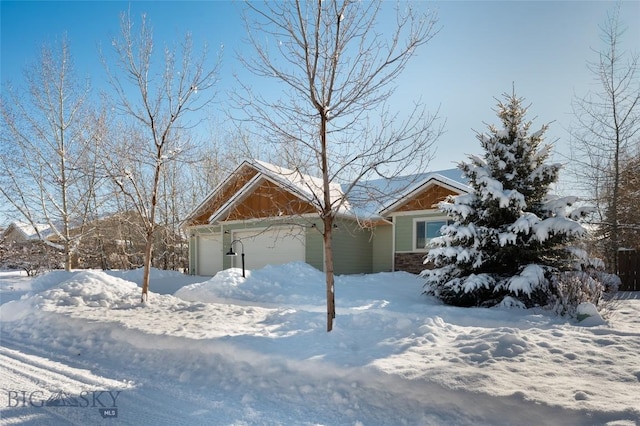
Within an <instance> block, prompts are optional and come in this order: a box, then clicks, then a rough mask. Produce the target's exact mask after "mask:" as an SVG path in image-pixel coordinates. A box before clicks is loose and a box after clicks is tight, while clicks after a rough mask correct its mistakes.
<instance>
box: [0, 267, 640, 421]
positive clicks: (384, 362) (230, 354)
mask: <svg viewBox="0 0 640 426" xmlns="http://www.w3.org/2000/svg"><path fill="white" fill-rule="evenodd" d="M140 279H141V271H130V272H101V271H78V272H72V273H67V272H62V271H60V272H52V273H49V274H46V275H44V276H41V277H38V278H36V279H31V278H27V277H25V276H23V275H21V274H19V273H17V272H7V271H5V272H0V297H1V298H2V306H1V307H0V315H1V326H2V330H1V332H2V334H1V345H0V391H1V392H2V395H1V396H0V408H1V419H0V424H3V425H11V424H22V425H54V424H78V425H89V424H109V425H116V424H118V425H120V424H130V425H138V424H153V425H181V424H183V425H198V424H202V425H383V424H389V425H403V424H406V425H534V424H535V425H545V424H547V425H601V424H610V425H635V424H640V294H634V293H628V294H626V295H623V296H624V297H622V298H620V299H617V300H614V301H611V302H609V304H608V310H607V311H606V312H605V315H604V319H605V320H604V321H602V320H601V319H599V318H597V317H596V318H593V317H592V318H588V319H586V320H584V321H583V322H580V323H578V322H576V321H572V320H568V319H566V318H558V317H554V316H550V315H549V314H547V313H545V312H543V311H538V310H521V309H507V308H494V309H463V308H454V307H447V306H443V305H442V304H440V303H438V302H437V301H435V300H433V299H430V298H427V297H426V296H423V295H421V291H422V282H421V280H420V279H417V278H416V277H415V276H413V275H410V274H406V273H383V274H374V275H362V276H344V277H338V278H337V281H336V295H337V299H336V304H337V318H336V323H335V327H334V331H333V332H331V333H326V331H325V327H326V311H325V299H324V296H325V292H324V276H323V275H322V274H321V273H320V272H318V271H317V270H315V269H313V268H311V267H309V266H307V265H305V264H303V263H292V264H287V265H281V266H277V267H266V268H264V269H261V270H256V271H251V272H250V274H249V275H248V277H247V278H246V279H243V278H242V277H241V276H240V271H239V270H237V269H232V270H227V271H223V272H221V273H219V274H218V275H217V276H215V277H213V278H211V279H208V278H205V277H192V276H185V275H181V274H177V273H172V272H164V271H157V270H154V271H153V274H152V280H151V287H150V288H151V290H152V291H153V292H154V293H152V294H151V295H150V298H149V302H148V303H147V304H145V305H141V304H140V303H139V297H140V294H139V288H138V283H139V281H140ZM116 416H117V417H116Z"/></svg>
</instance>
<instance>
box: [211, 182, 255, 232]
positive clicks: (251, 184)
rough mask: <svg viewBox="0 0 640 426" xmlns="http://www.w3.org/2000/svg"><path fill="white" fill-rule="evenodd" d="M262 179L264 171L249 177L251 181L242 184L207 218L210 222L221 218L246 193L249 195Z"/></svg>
mask: <svg viewBox="0 0 640 426" xmlns="http://www.w3.org/2000/svg"><path fill="white" fill-rule="evenodd" d="M261 179H263V175H262V173H257V174H256V175H255V176H254V177H252V178H251V179H249V181H247V183H245V184H244V185H243V186H242V188H240V190H239V191H237V192H236V193H235V194H233V195H232V196H231V197H229V199H228V200H227V201H225V203H224V204H223V205H222V206H220V208H219V209H218V210H217V211H215V212H214V213H213V214H212V215H211V216H209V219H208V220H207V221H208V222H209V224H212V223H214V222H215V221H217V220H218V219H220V217H221V216H222V215H223V214H224V213H225V212H227V211H228V210H229V209H230V208H231V206H233V205H234V204H236V203H237V202H238V201H240V200H242V199H243V198H244V197H245V196H246V195H248V194H249V192H250V191H251V190H252V189H253V188H255V187H256V186H257V184H258V182H259V181H260V180H261Z"/></svg>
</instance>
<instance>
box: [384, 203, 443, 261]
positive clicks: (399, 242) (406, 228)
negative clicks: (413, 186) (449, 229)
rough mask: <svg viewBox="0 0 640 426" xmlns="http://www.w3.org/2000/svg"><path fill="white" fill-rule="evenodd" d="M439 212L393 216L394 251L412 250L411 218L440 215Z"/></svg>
mask: <svg viewBox="0 0 640 426" xmlns="http://www.w3.org/2000/svg"><path fill="white" fill-rule="evenodd" d="M442 216H443V215H442V213H441V212H433V213H424V212H423V213H418V214H415V215H406V216H395V217H394V219H393V220H394V222H395V225H396V226H395V228H396V252H403V251H405V252H408V251H414V249H413V219H416V218H430V217H442Z"/></svg>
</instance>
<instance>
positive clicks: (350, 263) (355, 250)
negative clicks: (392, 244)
mask: <svg viewBox="0 0 640 426" xmlns="http://www.w3.org/2000/svg"><path fill="white" fill-rule="evenodd" d="M332 235H333V244H332V248H333V268H334V273H335V274H336V275H343V274H364V273H371V270H372V248H371V231H369V230H368V229H363V228H361V227H360V226H358V224H356V223H355V222H346V221H344V222H338V228H336V229H334V230H333V232H332Z"/></svg>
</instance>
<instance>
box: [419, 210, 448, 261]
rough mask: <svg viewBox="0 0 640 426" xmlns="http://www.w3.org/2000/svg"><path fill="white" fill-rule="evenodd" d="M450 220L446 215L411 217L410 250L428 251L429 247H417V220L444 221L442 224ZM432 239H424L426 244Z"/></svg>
mask: <svg viewBox="0 0 640 426" xmlns="http://www.w3.org/2000/svg"><path fill="white" fill-rule="evenodd" d="M450 220H451V218H449V217H447V216H430V217H416V218H414V219H413V227H412V231H411V240H412V241H411V247H412V250H413V251H415V252H428V251H429V249H428V248H426V247H422V248H419V247H418V222H425V223H427V222H444V224H445V225H446V224H447V222H449V221H450ZM431 240H432V238H429V239H426V240H425V241H426V244H425V246H426V245H429V242H430V241H431Z"/></svg>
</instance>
